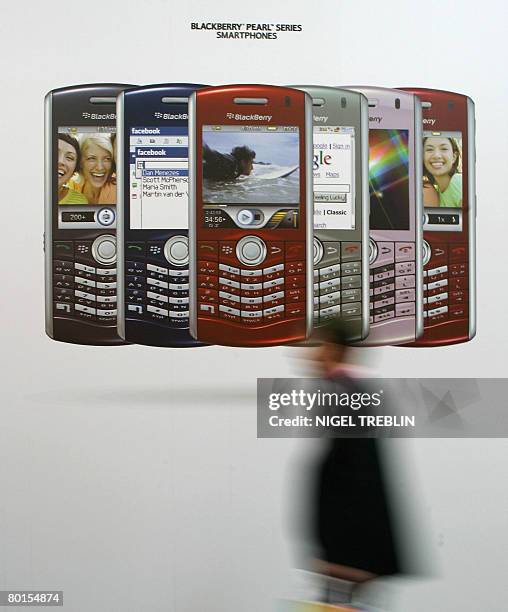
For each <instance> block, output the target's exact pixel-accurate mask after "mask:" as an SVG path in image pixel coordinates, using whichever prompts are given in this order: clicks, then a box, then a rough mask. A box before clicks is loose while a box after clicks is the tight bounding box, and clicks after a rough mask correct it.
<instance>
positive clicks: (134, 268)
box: [101, 261, 145, 275]
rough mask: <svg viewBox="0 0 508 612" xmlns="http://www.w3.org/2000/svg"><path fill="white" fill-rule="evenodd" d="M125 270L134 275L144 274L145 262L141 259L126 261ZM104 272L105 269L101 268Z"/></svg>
mask: <svg viewBox="0 0 508 612" xmlns="http://www.w3.org/2000/svg"><path fill="white" fill-rule="evenodd" d="M125 270H126V272H127V274H133V275H138V274H143V272H144V271H145V264H144V263H143V262H141V261H126V262H125ZM103 272H104V271H103V270H101V273H103Z"/></svg>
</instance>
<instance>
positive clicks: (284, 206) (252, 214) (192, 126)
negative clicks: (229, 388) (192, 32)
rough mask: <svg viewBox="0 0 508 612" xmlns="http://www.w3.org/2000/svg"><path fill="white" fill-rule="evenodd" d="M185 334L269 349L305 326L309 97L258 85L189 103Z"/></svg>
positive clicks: (299, 334) (198, 96) (218, 90)
mask: <svg viewBox="0 0 508 612" xmlns="http://www.w3.org/2000/svg"><path fill="white" fill-rule="evenodd" d="M189 173H190V181H189V183H190V192H189V195H190V198H189V199H190V211H189V243H190V244H189V255H190V262H189V263H190V271H189V284H190V330H191V333H192V335H193V336H194V337H195V338H196V339H197V340H200V341H202V342H207V343H210V344H223V345H228V346H270V345H277V344H283V343H288V342H294V341H297V340H303V339H305V338H306V337H307V336H308V335H309V333H310V331H311V329H312V316H313V307H312V288H313V284H312V283H313V280H312V273H313V269H312V247H313V242H312V231H313V225H312V223H313V217H312V215H313V211H312V101H311V98H310V96H309V95H308V94H306V93H305V92H303V91H299V90H296V89H291V88H287V87H275V86H265V85H228V86H224V87H209V88H205V89H202V90H199V91H196V92H195V93H193V94H192V96H191V98H190V102H189Z"/></svg>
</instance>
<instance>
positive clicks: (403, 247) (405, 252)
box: [395, 242, 415, 261]
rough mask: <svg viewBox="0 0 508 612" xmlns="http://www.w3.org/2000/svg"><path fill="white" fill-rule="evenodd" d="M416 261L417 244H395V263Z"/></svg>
mask: <svg viewBox="0 0 508 612" xmlns="http://www.w3.org/2000/svg"><path fill="white" fill-rule="evenodd" d="M414 259H415V243H414V242H396V243H395V261H414Z"/></svg>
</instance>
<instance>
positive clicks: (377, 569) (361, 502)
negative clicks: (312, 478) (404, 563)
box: [315, 438, 401, 575]
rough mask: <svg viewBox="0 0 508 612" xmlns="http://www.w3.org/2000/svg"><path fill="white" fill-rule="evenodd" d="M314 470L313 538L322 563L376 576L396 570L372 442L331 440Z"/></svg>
mask: <svg viewBox="0 0 508 612" xmlns="http://www.w3.org/2000/svg"><path fill="white" fill-rule="evenodd" d="M326 443H329V450H328V452H326V453H325V456H324V458H323V459H322V461H321V462H320V464H319V465H318V470H317V479H316V484H317V507H316V510H317V512H316V515H315V519H316V524H315V529H316V532H317V533H316V535H317V539H318V542H319V544H320V545H321V548H322V551H323V553H322V554H323V557H324V560H325V561H328V562H330V563H337V564H341V565H347V566H350V567H354V568H358V569H362V570H366V571H368V572H372V573H374V574H377V575H387V574H395V573H399V572H400V571H401V567H400V561H399V555H398V554H397V546H396V541H395V533H394V527H393V520H392V514H391V513H390V508H389V502H388V497H387V491H386V486H385V481H384V480H385V479H384V474H383V468H382V463H381V460H380V456H379V448H378V442H377V440H376V439H375V438H334V439H332V440H329V441H327V442H326Z"/></svg>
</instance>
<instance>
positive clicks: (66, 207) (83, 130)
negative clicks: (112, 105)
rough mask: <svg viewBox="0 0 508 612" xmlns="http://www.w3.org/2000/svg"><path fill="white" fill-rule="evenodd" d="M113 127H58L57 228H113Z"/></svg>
mask: <svg viewBox="0 0 508 612" xmlns="http://www.w3.org/2000/svg"><path fill="white" fill-rule="evenodd" d="M115 160H116V128H115V127H114V126H105V127H102V126H101V127H99V126H91V127H74V126H73V127H67V126H66V127H59V128H58V163H57V167H56V173H57V181H58V201H57V206H58V229H93V228H106V227H108V228H114V227H115V226H116V212H115V209H116V162H115Z"/></svg>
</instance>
